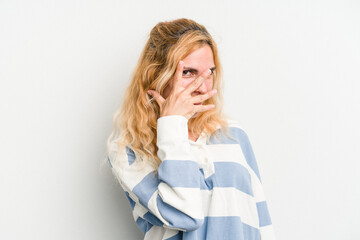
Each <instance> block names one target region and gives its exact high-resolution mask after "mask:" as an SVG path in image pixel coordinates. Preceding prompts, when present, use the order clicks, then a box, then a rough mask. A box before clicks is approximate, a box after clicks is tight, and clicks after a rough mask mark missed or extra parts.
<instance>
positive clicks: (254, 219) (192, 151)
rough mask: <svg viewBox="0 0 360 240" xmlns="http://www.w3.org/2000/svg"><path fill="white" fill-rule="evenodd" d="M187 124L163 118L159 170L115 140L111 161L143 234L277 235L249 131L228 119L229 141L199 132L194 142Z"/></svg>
mask: <svg viewBox="0 0 360 240" xmlns="http://www.w3.org/2000/svg"><path fill="white" fill-rule="evenodd" d="M187 123H188V120H187V119H186V118H185V117H183V116H179V115H171V116H165V117H161V118H159V119H158V121H157V146H158V157H159V158H160V160H161V164H160V166H159V169H158V172H157V173H155V169H154V167H152V166H150V164H146V165H145V166H143V167H140V165H139V162H138V161H136V155H135V153H134V152H133V151H132V150H131V149H130V148H128V147H126V148H125V149H117V146H116V144H115V143H112V144H111V145H110V149H111V151H109V155H108V160H109V164H110V166H111V169H112V172H113V174H114V176H115V177H116V179H117V180H118V181H119V183H120V185H121V187H122V188H123V190H124V191H125V194H126V196H127V198H128V200H129V202H130V206H131V209H132V212H133V217H134V220H135V222H136V224H137V225H138V227H139V228H140V229H141V231H142V232H143V233H144V239H145V240H147V239H148V240H158V239H159V240H160V239H161V240H162V239H164V240H165V239H167V240H176V239H186V240H203V239H207V240H210V239H211V240H235V239H236V240H260V239H261V240H273V239H275V237H274V232H273V225H272V222H271V218H270V215H269V211H268V207H267V203H266V200H265V196H264V191H263V187H262V183H261V178H260V175H259V170H258V166H257V162H256V160H255V156H254V153H253V150H252V147H251V145H250V142H249V138H248V136H247V134H246V133H245V132H244V130H243V129H242V128H240V127H239V126H238V125H237V124H236V123H234V122H231V121H229V130H230V135H231V138H229V137H228V136H226V135H224V134H222V135H220V136H219V137H218V138H214V137H213V135H212V136H211V137H210V140H207V138H206V136H205V134H204V133H202V134H201V135H200V137H199V138H198V140H197V141H196V142H194V141H191V140H189V139H188V126H187ZM217 131H219V129H218V130H217ZM115 157H117V158H118V160H120V161H121V162H122V164H121V167H120V165H118V164H115V161H114V158H115Z"/></svg>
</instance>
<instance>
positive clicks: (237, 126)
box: [209, 118, 249, 144]
mask: <svg viewBox="0 0 360 240" xmlns="http://www.w3.org/2000/svg"><path fill="white" fill-rule="evenodd" d="M225 120H226V123H227V125H226V126H219V127H218V129H217V130H216V131H215V132H213V133H212V134H211V136H210V142H209V143H210V144H216V143H218V144H219V143H221V144H226V143H228V144H231V143H232V144H246V143H247V142H249V138H248V135H247V133H246V131H245V129H244V127H243V126H242V124H241V123H239V121H236V120H235V119H233V118H226V119H225Z"/></svg>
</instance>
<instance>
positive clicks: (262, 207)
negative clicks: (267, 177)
mask: <svg viewBox="0 0 360 240" xmlns="http://www.w3.org/2000/svg"><path fill="white" fill-rule="evenodd" d="M256 207H257V210H258V215H259V223H260V227H263V226H267V225H270V224H271V218H270V214H269V209H268V207H267V203H266V201H263V202H257V203H256Z"/></svg>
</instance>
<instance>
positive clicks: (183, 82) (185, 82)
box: [181, 78, 195, 88]
mask: <svg viewBox="0 0 360 240" xmlns="http://www.w3.org/2000/svg"><path fill="white" fill-rule="evenodd" d="M194 80H195V78H183V79H182V80H181V86H183V88H186V87H187V86H189V84H190V83H192V82H193V81H194Z"/></svg>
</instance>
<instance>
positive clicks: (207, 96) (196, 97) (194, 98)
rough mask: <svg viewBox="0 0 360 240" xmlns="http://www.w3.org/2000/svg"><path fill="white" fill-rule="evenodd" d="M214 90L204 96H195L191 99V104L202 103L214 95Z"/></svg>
mask: <svg viewBox="0 0 360 240" xmlns="http://www.w3.org/2000/svg"><path fill="white" fill-rule="evenodd" d="M216 92H217V91H216V89H213V90H211V91H209V92H207V93H205V94H201V95H197V96H195V97H193V98H192V99H191V101H192V102H193V103H199V102H203V101H205V100H207V99H209V98H211V97H212V96H214V95H215V94H216Z"/></svg>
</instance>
